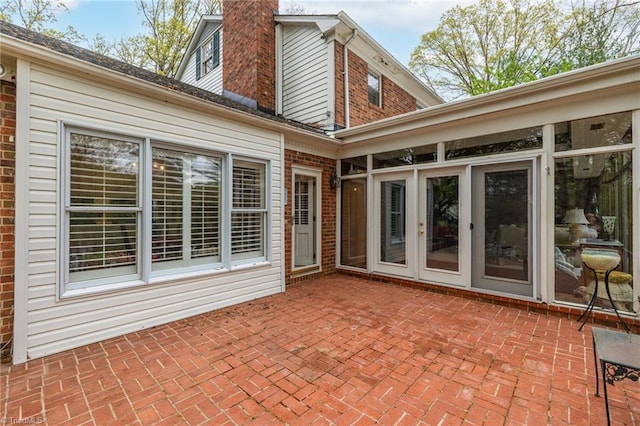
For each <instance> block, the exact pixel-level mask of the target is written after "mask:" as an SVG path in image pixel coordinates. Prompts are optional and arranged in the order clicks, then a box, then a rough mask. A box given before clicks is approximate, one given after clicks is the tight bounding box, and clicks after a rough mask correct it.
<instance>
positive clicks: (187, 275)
mask: <svg viewBox="0 0 640 426" xmlns="http://www.w3.org/2000/svg"><path fill="white" fill-rule="evenodd" d="M270 265H271V262H268V261H257V262H253V263H245V264H241V265H234V266H232V267H231V269H228V268H219V269H207V270H199V271H190V272H178V273H170V274H165V275H156V276H154V277H152V278H150V279H149V281H148V282H145V281H142V280H131V281H125V282H119V283H109V284H101V285H95V286H87V287H85V288H78V289H72V290H66V291H65V292H64V293H62V294H61V296H60V300H66V299H74V298H79V297H90V296H102V295H104V294H109V293H114V292H118V291H124V290H132V289H137V288H140V287H144V286H153V285H157V284H172V283H176V282H180V281H185V280H190V279H198V278H200V279H202V278H207V277H213V276H215V275H219V274H224V273H233V272H239V271H244V270H249V269H257V268H262V267H265V266H270Z"/></svg>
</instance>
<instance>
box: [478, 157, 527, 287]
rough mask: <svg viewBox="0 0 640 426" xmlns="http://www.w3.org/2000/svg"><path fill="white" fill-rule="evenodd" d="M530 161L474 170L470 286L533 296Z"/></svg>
mask: <svg viewBox="0 0 640 426" xmlns="http://www.w3.org/2000/svg"><path fill="white" fill-rule="evenodd" d="M532 170H533V168H532V165H531V162H521V163H512V164H503V165H491V166H481V167H474V168H473V170H472V178H473V179H472V181H473V195H472V227H473V228H472V231H471V233H472V241H471V244H472V279H471V286H472V287H476V288H479V289H485V290H492V291H497V292H501V293H509V294H516V295H521V296H533V295H534V289H533V284H532V278H531V277H532V269H533V265H532V261H531V260H532V258H533V256H532V242H533V239H532V235H533V232H532V230H533V223H534V218H533V217H532V212H533V211H534V210H533V203H534V197H533V193H534V191H533V189H532V187H533V178H532Z"/></svg>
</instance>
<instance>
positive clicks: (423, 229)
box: [417, 169, 469, 285]
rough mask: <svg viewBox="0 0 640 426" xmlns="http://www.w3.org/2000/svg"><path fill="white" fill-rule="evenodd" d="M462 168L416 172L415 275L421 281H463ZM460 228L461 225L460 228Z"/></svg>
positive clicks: (463, 209)
mask: <svg viewBox="0 0 640 426" xmlns="http://www.w3.org/2000/svg"><path fill="white" fill-rule="evenodd" d="M463 184H464V169H455V170H447V171H423V172H420V174H419V175H418V198H417V199H418V253H419V267H418V273H419V277H420V279H422V280H425V281H431V282H438V283H445V284H455V285H465V284H466V283H467V282H468V280H467V279H466V275H468V272H466V271H468V270H469V268H468V267H466V265H465V264H464V263H463V262H464V261H466V260H467V259H468V258H469V256H467V255H466V250H467V244H466V243H465V241H467V240H466V238H467V236H468V231H466V229H468V226H467V228H464V227H463V226H462V225H463V223H467V225H468V221H467V220H464V217H465V208H463V207H464V201H463V197H462V189H463ZM463 228H464V229H463Z"/></svg>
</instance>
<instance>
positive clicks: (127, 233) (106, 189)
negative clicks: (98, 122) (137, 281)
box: [67, 133, 140, 280]
mask: <svg viewBox="0 0 640 426" xmlns="http://www.w3.org/2000/svg"><path fill="white" fill-rule="evenodd" d="M139 149H140V148H139V145H138V144H137V143H133V142H126V141H119V140H115V139H108V138H103V137H96V136H89V135H80V134H76V133H71V134H70V164H69V180H70V184H69V185H70V191H69V204H68V207H67V220H68V224H69V225H68V226H69V239H68V243H69V248H68V249H69V274H70V276H71V277H73V278H74V279H78V280H82V279H84V278H86V277H89V278H91V277H101V276H114V275H120V274H129V273H134V272H135V271H136V262H137V243H138V231H137V230H138V212H137V206H138V171H139V168H138V165H139ZM115 268H119V269H118V270H117V271H116V270H114V269H115Z"/></svg>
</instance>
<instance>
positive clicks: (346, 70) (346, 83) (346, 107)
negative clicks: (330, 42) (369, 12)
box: [342, 29, 358, 129]
mask: <svg viewBox="0 0 640 426" xmlns="http://www.w3.org/2000/svg"><path fill="white" fill-rule="evenodd" d="M357 35H358V30H356V29H354V30H353V32H352V33H351V37H349V39H348V40H347V41H346V42H345V43H344V48H343V49H342V50H343V54H344V60H343V61H342V66H343V68H344V70H343V75H344V127H345V128H347V129H348V128H349V126H350V121H351V120H349V59H348V58H349V50H348V49H347V46H348V45H349V43H351V42H352V41H353V39H354V38H356V36H357Z"/></svg>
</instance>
